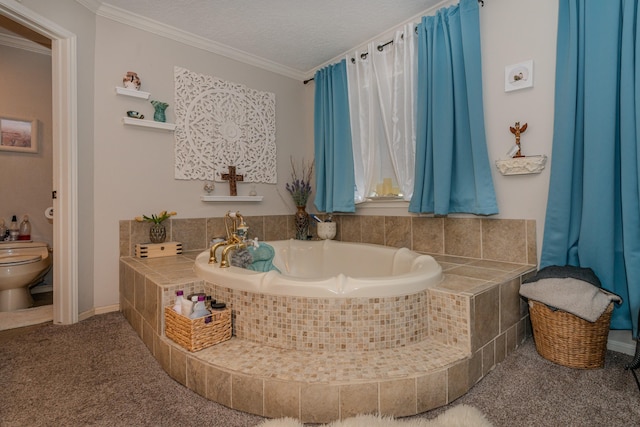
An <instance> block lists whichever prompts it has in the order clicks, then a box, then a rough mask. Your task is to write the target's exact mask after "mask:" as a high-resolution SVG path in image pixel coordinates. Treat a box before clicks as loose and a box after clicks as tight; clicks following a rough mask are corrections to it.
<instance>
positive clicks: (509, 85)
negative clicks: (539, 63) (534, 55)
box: [504, 59, 533, 92]
mask: <svg viewBox="0 0 640 427" xmlns="http://www.w3.org/2000/svg"><path fill="white" fill-rule="evenodd" d="M532 86H533V60H532V59H531V60H529V61H525V62H521V63H519V64H514V65H507V66H506V67H504V91H505V92H511V91H512V90H518V89H524V88H526V87H532Z"/></svg>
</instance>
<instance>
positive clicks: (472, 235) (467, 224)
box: [444, 218, 482, 258]
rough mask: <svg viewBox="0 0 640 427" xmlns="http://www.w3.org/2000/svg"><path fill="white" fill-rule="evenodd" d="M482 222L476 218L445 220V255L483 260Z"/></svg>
mask: <svg viewBox="0 0 640 427" xmlns="http://www.w3.org/2000/svg"><path fill="white" fill-rule="evenodd" d="M480 237H481V220H480V219H475V218H445V219H444V253H445V254H447V255H456V256H463V257H470V258H481V254H482V252H481V247H480V244H481V239H480Z"/></svg>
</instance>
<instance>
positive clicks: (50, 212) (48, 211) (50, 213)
mask: <svg viewBox="0 0 640 427" xmlns="http://www.w3.org/2000/svg"><path fill="white" fill-rule="evenodd" d="M44 216H45V217H47V218H48V219H53V206H49V207H48V208H47V209H46V210H45V211H44Z"/></svg>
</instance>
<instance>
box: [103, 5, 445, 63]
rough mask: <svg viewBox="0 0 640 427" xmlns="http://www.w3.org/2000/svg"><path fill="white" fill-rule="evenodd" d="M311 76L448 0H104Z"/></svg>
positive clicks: (117, 6)
mask: <svg viewBox="0 0 640 427" xmlns="http://www.w3.org/2000/svg"><path fill="white" fill-rule="evenodd" d="M101 3H103V4H104V5H105V6H115V7H116V8H120V9H124V10H127V11H129V12H131V13H133V14H136V15H141V16H143V17H145V18H149V19H152V20H154V21H157V22H160V23H162V24H166V25H169V26H171V27H174V28H177V29H179V30H183V31H186V32H189V33H191V34H194V35H197V36H200V37H202V38H204V39H207V40H210V41H213V42H216V43H219V44H222V45H225V46H227V47H230V48H233V49H236V50H239V51H241V52H243V53H247V54H249V55H252V56H255V57H258V58H261V59H264V60H267V61H269V62H272V63H275V64H278V65H280V66H284V67H288V68H290V69H292V70H295V71H297V72H299V73H300V74H303V75H304V74H309V73H310V72H312V71H314V70H315V69H316V68H317V67H319V66H321V65H324V64H325V63H326V62H327V61H330V60H332V59H334V58H336V57H338V56H339V55H342V54H344V53H346V52H347V51H349V50H351V49H354V48H356V47H359V46H360V45H362V44H363V43H364V42H367V41H369V40H371V39H372V38H374V37H376V36H378V35H381V34H383V33H385V32H387V31H388V30H392V29H395V28H396V27H397V26H399V25H400V24H403V23H404V22H407V21H408V20H411V19H412V18H414V17H418V16H420V14H421V13H422V12H425V11H426V10H428V9H431V8H433V7H434V6H437V5H439V4H442V3H445V1H444V0H104V1H102V2H101Z"/></svg>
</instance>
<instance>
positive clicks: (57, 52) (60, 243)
mask: <svg viewBox="0 0 640 427" xmlns="http://www.w3.org/2000/svg"><path fill="white" fill-rule="evenodd" d="M0 16H3V17H4V18H6V19H9V20H10V21H13V22H15V23H17V24H19V25H20V26H22V27H25V28H26V29H28V30H30V31H33V32H35V33H37V34H39V35H41V36H43V37H45V38H47V39H49V40H50V41H51V65H52V104H53V105H52V107H53V108H52V112H53V114H52V128H53V138H52V143H53V188H54V193H55V195H56V197H55V198H54V199H53V201H52V202H53V212H54V220H53V247H54V250H55V254H56V255H57V256H54V258H53V263H54V264H53V322H54V323H56V324H71V323H76V322H77V321H78V220H77V219H78V218H77V217H78V203H77V96H76V95H77V88H76V74H77V67H76V64H77V53H76V36H75V35H74V34H73V33H71V32H69V31H67V30H66V29H64V28H62V27H60V26H58V25H57V24H55V23H53V22H51V21H50V20H49V19H47V18H45V17H43V16H40V15H38V14H36V13H34V12H33V11H31V10H30V9H27V8H26V7H24V6H22V5H21V4H19V3H16V2H15V1H12V0H0Z"/></svg>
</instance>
